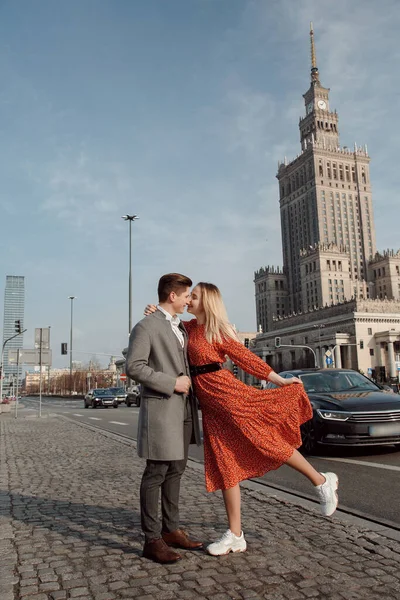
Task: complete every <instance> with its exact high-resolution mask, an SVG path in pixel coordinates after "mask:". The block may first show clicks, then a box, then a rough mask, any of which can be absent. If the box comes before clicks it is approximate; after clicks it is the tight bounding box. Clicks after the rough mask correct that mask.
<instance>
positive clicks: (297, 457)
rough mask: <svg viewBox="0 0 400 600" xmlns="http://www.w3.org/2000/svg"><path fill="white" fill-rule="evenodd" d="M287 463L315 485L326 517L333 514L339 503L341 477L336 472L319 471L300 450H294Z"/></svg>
mask: <svg viewBox="0 0 400 600" xmlns="http://www.w3.org/2000/svg"><path fill="white" fill-rule="evenodd" d="M285 464H287V465H288V466H289V467H292V469H295V470H296V471H298V472H299V473H302V474H303V475H305V476H306V477H307V479H309V480H310V481H311V483H312V484H314V485H315V491H316V492H317V496H318V500H319V503H320V507H321V513H322V514H323V515H324V516H326V517H329V516H330V515H333V513H334V512H335V510H336V507H337V505H338V496H337V488H338V485H339V479H338V476H337V475H336V473H319V472H318V471H317V470H316V469H314V467H313V466H312V464H311V463H309V462H308V460H306V459H305V458H304V456H303V455H302V454H300V452H299V451H298V450H293V454H292V456H291V457H290V458H289V460H287V461H286V463H285Z"/></svg>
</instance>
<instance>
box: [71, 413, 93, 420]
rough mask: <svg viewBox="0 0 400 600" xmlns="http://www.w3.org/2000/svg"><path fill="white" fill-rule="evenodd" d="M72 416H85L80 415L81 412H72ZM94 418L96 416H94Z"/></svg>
mask: <svg viewBox="0 0 400 600" xmlns="http://www.w3.org/2000/svg"><path fill="white" fill-rule="evenodd" d="M72 416H73V417H83V415H80V414H79V413H72ZM93 419H94V417H93Z"/></svg>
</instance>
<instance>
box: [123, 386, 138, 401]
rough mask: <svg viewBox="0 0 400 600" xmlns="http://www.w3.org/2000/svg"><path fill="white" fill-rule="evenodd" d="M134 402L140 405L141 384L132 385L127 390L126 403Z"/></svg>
mask: <svg viewBox="0 0 400 600" xmlns="http://www.w3.org/2000/svg"><path fill="white" fill-rule="evenodd" d="M132 404H134V405H135V406H140V384H136V385H132V386H131V387H130V388H129V389H128V390H127V395H126V405H127V406H132Z"/></svg>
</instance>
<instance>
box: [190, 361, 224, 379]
mask: <svg viewBox="0 0 400 600" xmlns="http://www.w3.org/2000/svg"><path fill="white" fill-rule="evenodd" d="M221 369H222V364H221V363H217V362H214V363H208V365H198V366H194V365H193V366H191V367H190V374H191V376H192V377H196V375H205V373H213V372H214V371H220V370H221Z"/></svg>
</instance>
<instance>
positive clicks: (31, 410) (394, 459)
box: [18, 398, 400, 529]
mask: <svg viewBox="0 0 400 600" xmlns="http://www.w3.org/2000/svg"><path fill="white" fill-rule="evenodd" d="M38 409H39V400H38V398H24V399H23V400H22V401H20V403H19V409H18V410H19V412H20V414H21V415H22V414H23V415H24V416H29V415H30V414H31V415H32V416H36V415H37V413H38ZM48 413H59V414H63V415H65V416H67V417H69V418H72V419H76V420H77V421H82V422H85V423H89V424H91V425H94V426H96V427H100V428H102V429H106V430H108V431H112V432H114V433H117V434H120V435H124V436H128V437H130V438H133V439H135V438H136V429H137V420H138V413H139V409H138V408H136V407H130V408H128V407H127V406H125V405H120V406H119V407H118V408H117V409H113V408H108V409H104V408H97V409H96V410H94V409H86V410H85V409H84V407H83V400H62V399H47V398H44V399H43V401H42V414H43V415H46V414H48ZM190 458H194V459H196V460H198V461H202V460H203V451H202V448H197V447H196V446H191V449H190ZM309 460H310V462H311V463H312V464H313V465H314V466H315V467H316V468H317V469H318V470H319V471H335V472H336V473H337V474H338V476H339V481H340V496H339V501H340V504H339V507H340V508H341V509H342V510H346V511H348V512H351V513H353V514H356V515H358V516H363V517H366V518H370V519H372V520H375V521H377V522H380V523H383V524H386V525H389V526H394V527H397V528H399V529H400V504H399V497H400V451H399V450H396V449H395V448H394V446H386V447H385V446H381V447H373V448H371V447H370V448H356V449H331V450H328V451H326V450H325V449H324V454H321V455H319V456H312V457H309ZM258 481H261V482H263V483H265V484H267V485H270V486H273V487H277V488H278V489H281V490H284V491H288V492H291V493H294V494H298V495H301V496H303V497H306V498H310V499H314V494H313V489H312V486H311V485H310V483H309V482H308V481H307V480H306V479H305V478H303V477H302V476H301V475H300V474H299V473H296V472H295V471H293V470H292V469H290V468H289V467H286V466H283V467H281V468H280V469H279V470H277V471H272V472H270V473H267V474H266V475H264V477H262V478H260V479H259V480H258Z"/></svg>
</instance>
